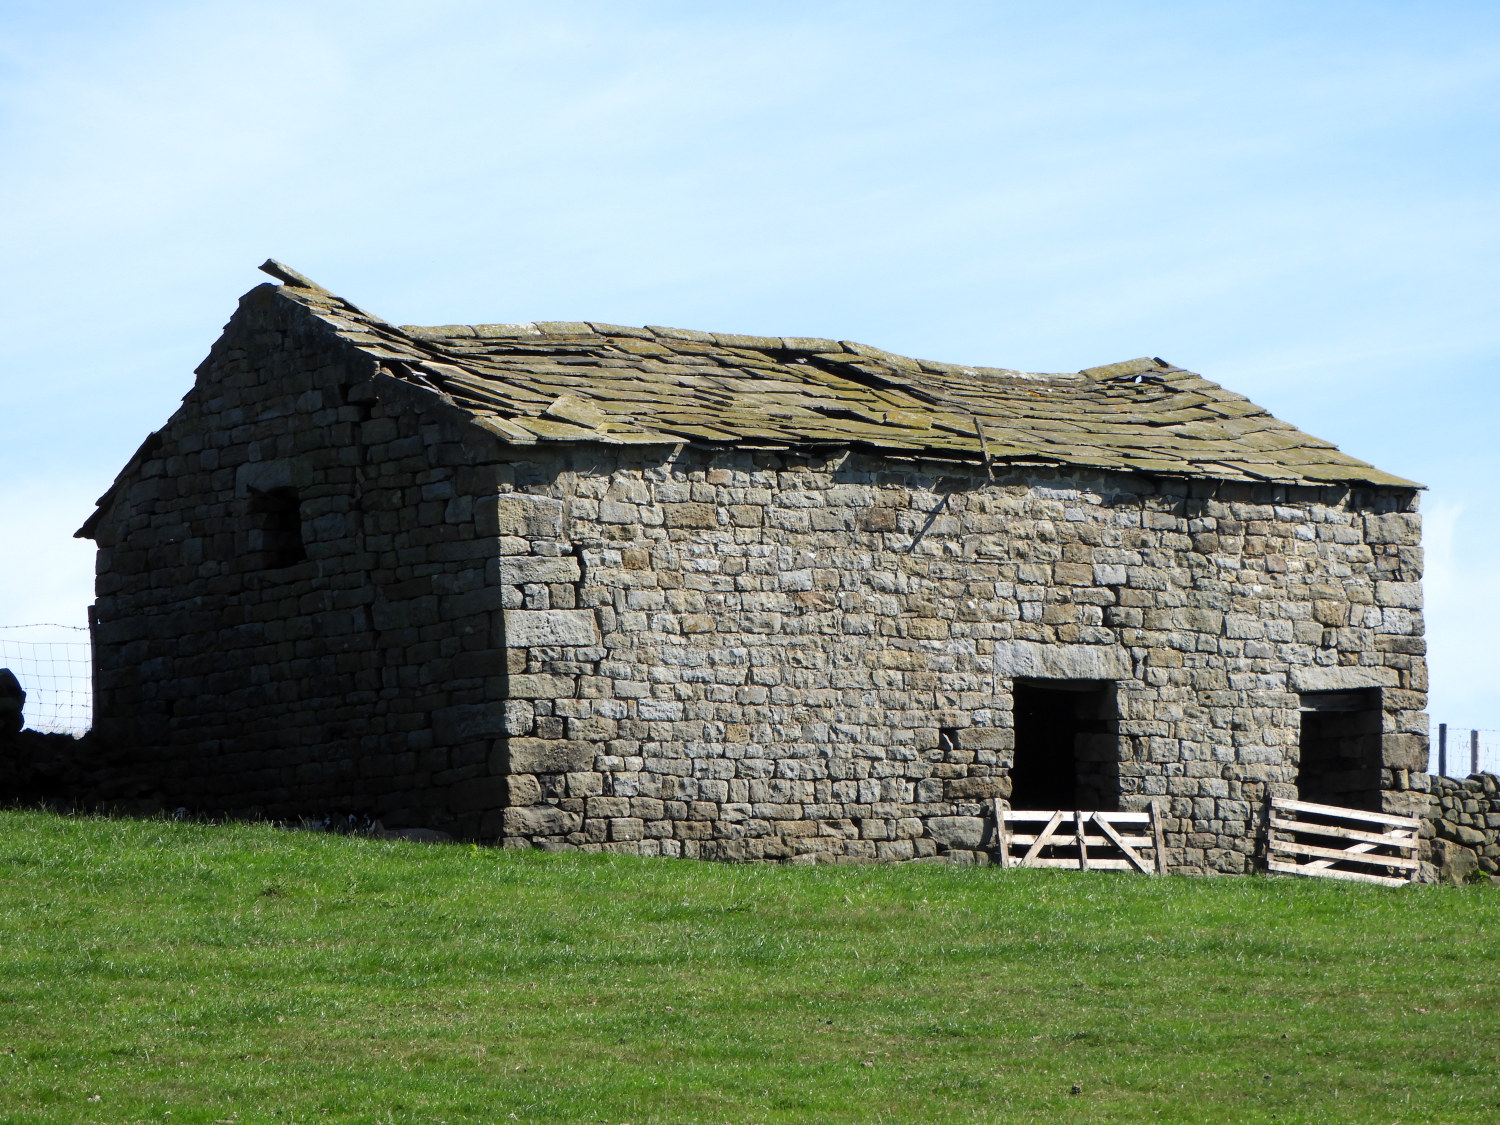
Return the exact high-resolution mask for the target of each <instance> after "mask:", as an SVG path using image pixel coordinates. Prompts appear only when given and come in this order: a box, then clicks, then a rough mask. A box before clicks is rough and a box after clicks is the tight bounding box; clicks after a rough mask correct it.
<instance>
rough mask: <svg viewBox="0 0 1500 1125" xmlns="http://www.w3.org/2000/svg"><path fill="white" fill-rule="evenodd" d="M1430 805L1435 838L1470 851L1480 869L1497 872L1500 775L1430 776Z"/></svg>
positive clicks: (1499, 870)
mask: <svg viewBox="0 0 1500 1125" xmlns="http://www.w3.org/2000/svg"><path fill="white" fill-rule="evenodd" d="M1432 805H1433V808H1432V830H1433V835H1434V837H1435V838H1436V839H1437V840H1442V841H1447V842H1448V843H1449V844H1453V845H1457V846H1458V847H1460V848H1464V849H1466V850H1467V851H1469V852H1471V853H1473V856H1474V860H1473V861H1472V862H1474V863H1475V865H1476V866H1477V867H1478V869H1479V870H1480V871H1483V872H1485V873H1486V874H1489V875H1495V874H1497V873H1500V777H1497V776H1496V775H1495V774H1492V773H1476V774H1474V775H1473V776H1471V777H1466V778H1462V779H1460V778H1456V777H1440V776H1437V775H1433V777H1432ZM1445 850H1446V849H1445Z"/></svg>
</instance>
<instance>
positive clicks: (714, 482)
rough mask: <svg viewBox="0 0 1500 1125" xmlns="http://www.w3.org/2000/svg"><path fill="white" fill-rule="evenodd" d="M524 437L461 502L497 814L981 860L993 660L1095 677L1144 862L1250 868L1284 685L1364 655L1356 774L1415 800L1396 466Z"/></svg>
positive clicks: (1005, 747) (1403, 526) (1277, 739)
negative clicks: (489, 701) (1128, 468)
mask: <svg viewBox="0 0 1500 1125" xmlns="http://www.w3.org/2000/svg"><path fill="white" fill-rule="evenodd" d="M619 456H620V455H619V454H618V453H598V452H588V453H584V452H578V451H574V450H567V451H560V452H558V453H557V454H555V455H554V456H553V457H551V458H548V457H546V456H542V455H537V454H531V455H529V456H528V459H527V460H526V461H524V462H518V463H517V464H515V465H514V466H513V472H514V474H515V483H514V489H515V490H514V491H511V492H506V493H503V494H501V495H500V496H499V497H497V498H494V499H492V500H490V501H487V502H486V503H485V505H484V506H483V508H482V519H483V520H484V521H485V523H484V525H483V530H484V531H485V532H486V533H489V532H495V533H498V534H499V535H500V541H501V549H502V551H503V557H502V558H501V559H499V560H498V562H497V564H496V570H495V572H494V573H495V576H496V580H497V581H498V582H499V583H500V584H501V586H502V589H503V591H504V600H505V605H506V607H507V612H506V629H507V637H506V645H507V647H508V649H509V666H510V673H511V674H510V679H509V684H508V689H507V690H508V693H509V696H510V698H511V702H510V704H509V706H508V716H507V723H508V730H509V733H510V737H509V739H508V741H507V762H508V766H509V769H510V771H511V772H510V778H509V782H510V784H509V791H510V794H511V801H512V808H511V809H510V811H509V812H508V813H507V817H506V831H507V835H508V837H509V839H508V841H507V842H508V843H513V844H517V845H530V844H542V845H545V846H552V847H580V848H584V849H599V850H614V851H628V852H641V853H645V854H661V855H684V856H704V857H712V858H728V859H761V858H765V859H800V860H804V861H806V860H812V859H820V860H839V859H844V860H847V859H884V860H905V859H913V858H922V857H925V856H932V855H937V854H943V855H948V856H950V857H952V858H954V859H961V860H970V861H972V860H979V859H982V858H984V856H985V854H986V853H985V849H986V848H987V846H988V832H989V828H988V822H987V819H986V817H987V805H986V801H987V799H988V798H990V797H995V796H998V797H1001V798H1006V797H1008V796H1009V792H1010V789H1009V777H1008V774H1009V767H1010V764H1011V757H1010V755H1011V751H1012V748H1013V726H1012V723H1013V720H1012V694H1011V693H1012V685H1013V682H1014V680H1015V678H1016V677H1043V678H1061V679H1071V680H1107V681H1113V682H1114V683H1115V684H1116V706H1117V709H1118V724H1117V742H1118V747H1119V756H1120V761H1119V763H1118V778H1119V782H1118V785H1119V798H1118V803H1119V804H1120V805H1121V806H1123V807H1127V808H1134V807H1140V806H1141V805H1143V804H1144V803H1145V802H1147V801H1150V800H1153V799H1159V800H1161V801H1163V803H1164V808H1165V811H1166V813H1167V819H1166V823H1167V828H1168V840H1169V844H1170V850H1171V853H1172V854H1171V857H1170V858H1171V863H1172V866H1173V867H1175V868H1177V869H1179V870H1204V869H1212V870H1220V871H1243V870H1246V869H1248V868H1249V867H1250V865H1251V856H1252V853H1253V851H1254V849H1255V847H1256V846H1257V845H1256V837H1257V829H1258V818H1259V816H1260V810H1261V809H1262V807H1263V805H1264V801H1265V799H1266V797H1267V796H1268V795H1284V796H1295V795H1296V786H1295V781H1296V763H1297V739H1298V729H1299V711H1298V705H1299V695H1298V693H1299V692H1303V691H1329V690H1350V689H1358V688H1378V689H1379V692H1378V694H1379V699H1380V707H1381V709H1382V711H1381V714H1380V716H1379V723H1380V725H1381V734H1380V736H1379V748H1378V753H1379V754H1380V755H1381V756H1382V760H1381V761H1380V762H1379V763H1377V764H1378V765H1379V766H1381V767H1382V768H1381V769H1380V781H1379V784H1380V788H1381V789H1382V790H1383V791H1384V793H1383V802H1382V803H1383V806H1384V807H1385V808H1386V809H1388V810H1390V811H1403V812H1414V811H1422V810H1424V809H1425V806H1426V793H1425V790H1426V786H1427V778H1426V775H1425V773H1423V772H1421V771H1422V769H1423V767H1424V766H1425V762H1426V739H1425V729H1426V727H1425V716H1424V715H1423V714H1422V707H1423V705H1424V702H1425V695H1424V693H1425V689H1426V678H1425V675H1426V674H1425V666H1424V663H1423V655H1422V653H1423V647H1422V645H1423V642H1422V623H1421V611H1420V598H1419V587H1418V585H1417V582H1418V577H1419V573H1418V572H1419V566H1420V559H1419V553H1418V549H1417V546H1416V544H1417V540H1418V523H1417V517H1416V515H1415V514H1414V512H1412V511H1411V510H1410V507H1411V497H1410V495H1409V494H1406V495H1396V494H1390V493H1365V494H1350V493H1347V492H1343V491H1341V490H1336V489H1324V490H1287V489H1281V488H1273V487H1269V486H1266V487H1251V486H1229V485H1214V484H1206V483H1197V484H1189V483H1181V482H1175V483H1174V482H1151V481H1149V480H1143V479H1141V478H1134V477H1124V476H1114V475H1109V474H1083V475H1080V474H1070V473H1066V472H1059V471H1055V470H1044V469H1039V470H1035V471H1032V472H1027V473H1014V472H1012V473H1006V474H1004V475H1003V476H1001V477H1000V479H998V480H995V481H991V480H989V479H988V478H987V477H986V475H985V474H984V472H983V470H977V471H976V470H968V469H962V468H955V467H950V468H946V469H944V468H939V467H935V466H934V467H923V466H915V465H914V466H908V467H900V466H894V465H892V464H890V463H889V462H888V461H883V460H880V459H875V458H865V457H861V456H857V455H856V456H850V455H843V454H838V455H832V456H829V457H826V458H814V459H801V458H797V457H794V456H787V455H781V454H735V453H726V454H717V455H711V454H706V453H703V454H700V453H694V452H692V451H686V452H683V453H682V454H681V455H680V456H678V457H677V458H676V459H674V460H671V461H669V462H665V463H664V462H662V461H661V460H660V459H659V454H653V453H648V452H641V453H637V454H636V455H635V456H634V458H633V463H625V464H620V465H618V466H617V467H615V468H614V469H613V470H610V469H609V464H610V460H609V459H618V458H619Z"/></svg>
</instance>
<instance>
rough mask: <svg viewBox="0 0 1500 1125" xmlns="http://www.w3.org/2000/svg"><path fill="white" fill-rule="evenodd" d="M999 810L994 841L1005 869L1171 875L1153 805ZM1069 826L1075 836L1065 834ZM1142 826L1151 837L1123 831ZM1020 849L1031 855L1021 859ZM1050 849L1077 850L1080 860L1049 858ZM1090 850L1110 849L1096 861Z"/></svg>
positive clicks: (997, 806) (998, 806)
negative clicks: (1145, 852)
mask: <svg viewBox="0 0 1500 1125" xmlns="http://www.w3.org/2000/svg"><path fill="white" fill-rule="evenodd" d="M994 809H995V840H996V843H997V845H998V848H999V858H1000V866H1001V867H1004V868H1007V869H1009V868H1013V867H1070V868H1072V869H1073V870H1075V871H1140V872H1142V873H1144V874H1147V875H1150V874H1165V873H1166V869H1167V860H1166V847H1165V844H1164V839H1163V832H1162V826H1161V821H1160V820H1159V818H1158V817H1157V809H1156V806H1155V805H1154V804H1153V805H1151V806H1150V810H1149V811H1148V812H1099V811H1094V810H1088V809H1036V810H1017V809H1007V808H1005V807H1004V805H1003V804H1002V803H1001V802H1000V801H999V800H995V801H994ZM1069 822H1071V829H1072V831H1071V832H1069V831H1067V830H1066V829H1063V825H1064V824H1065V823H1069ZM1027 825H1035V826H1038V827H1037V828H1035V829H1033V830H1032V831H1024V830H1023V831H1016V829H1017V828H1019V827H1023V826H1027ZM1137 825H1138V826H1141V827H1143V828H1145V830H1146V834H1140V835H1133V834H1127V832H1122V831H1121V829H1122V828H1125V827H1126V826H1137ZM1060 829H1061V831H1060ZM1091 829H1092V830H1093V831H1091ZM1021 848H1025V849H1026V851H1025V853H1024V854H1021V855H1017V854H1016V853H1017V851H1018V850H1019V849H1021ZM1049 848H1070V849H1072V848H1076V849H1077V855H1073V856H1067V855H1064V856H1059V855H1056V854H1052V855H1047V854H1045V853H1046V851H1047V850H1048V849H1049ZM1143 848H1152V849H1154V851H1155V853H1156V854H1155V856H1154V857H1153V858H1154V863H1153V862H1149V861H1148V860H1147V859H1146V858H1145V857H1144V856H1142V854H1141V851H1140V849H1143ZM1090 849H1105V854H1103V855H1096V854H1094V853H1093V852H1092V851H1091V850H1090Z"/></svg>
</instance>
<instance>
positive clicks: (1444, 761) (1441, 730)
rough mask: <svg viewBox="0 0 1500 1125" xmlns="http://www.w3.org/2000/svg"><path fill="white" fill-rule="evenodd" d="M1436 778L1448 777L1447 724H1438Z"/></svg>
mask: <svg viewBox="0 0 1500 1125" xmlns="http://www.w3.org/2000/svg"><path fill="white" fill-rule="evenodd" d="M1438 776H1439V777H1447V776H1448V724H1447V723H1439V724H1438Z"/></svg>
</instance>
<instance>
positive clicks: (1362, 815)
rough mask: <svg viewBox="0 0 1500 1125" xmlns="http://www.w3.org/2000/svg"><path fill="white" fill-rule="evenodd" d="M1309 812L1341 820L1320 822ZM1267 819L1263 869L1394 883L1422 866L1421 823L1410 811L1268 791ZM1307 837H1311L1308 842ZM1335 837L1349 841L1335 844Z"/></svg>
mask: <svg viewBox="0 0 1500 1125" xmlns="http://www.w3.org/2000/svg"><path fill="white" fill-rule="evenodd" d="M1309 817H1319V818H1322V819H1323V820H1332V821H1342V822H1343V823H1335V824H1324V823H1320V822H1319V821H1318V820H1311V819H1308V818H1309ZM1350 822H1353V825H1355V826H1354V827H1351V826H1350ZM1266 825H1267V831H1266V870H1267V871H1270V872H1273V873H1275V874H1279V875H1308V876H1312V877H1315V878H1320V879H1346V880H1350V881H1353V882H1357V883H1378V884H1380V885H1381V886H1387V887H1397V886H1401V885H1402V884H1404V883H1409V882H1411V881H1412V880H1413V879H1415V878H1416V877H1417V874H1418V872H1419V871H1420V870H1421V866H1422V865H1421V860H1420V858H1419V850H1418V849H1419V848H1420V844H1419V842H1418V833H1419V831H1420V827H1421V825H1420V822H1419V821H1418V820H1417V818H1416V817H1414V816H1393V815H1391V814H1390V813H1376V812H1367V811H1365V810H1364V809H1346V808H1340V807H1339V806H1337V805H1320V804H1315V803H1313V802H1311V801H1293V800H1289V799H1287V798H1285V797H1273V798H1271V801H1270V808H1269V815H1268V817H1267V821H1266ZM1299 837H1300V838H1299ZM1307 837H1313V838H1314V839H1315V841H1316V842H1312V843H1309V842H1308V840H1307V839H1306V838H1307ZM1338 841H1348V843H1347V844H1344V845H1342V846H1335V844H1336V843H1337V842H1338Z"/></svg>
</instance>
